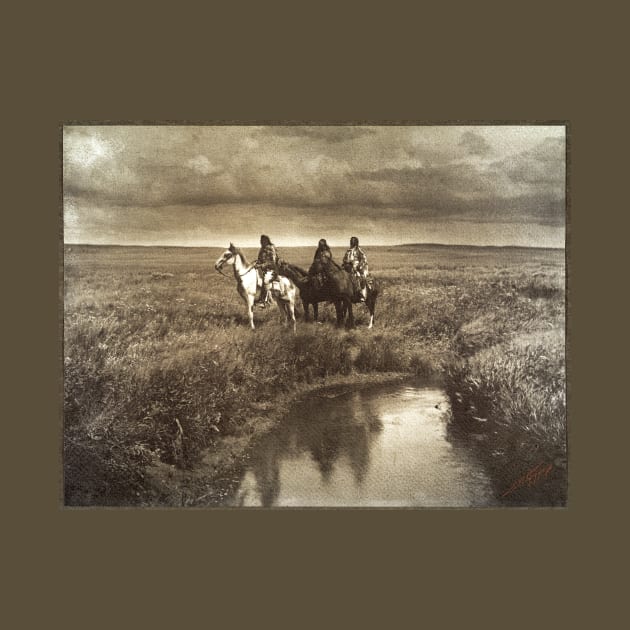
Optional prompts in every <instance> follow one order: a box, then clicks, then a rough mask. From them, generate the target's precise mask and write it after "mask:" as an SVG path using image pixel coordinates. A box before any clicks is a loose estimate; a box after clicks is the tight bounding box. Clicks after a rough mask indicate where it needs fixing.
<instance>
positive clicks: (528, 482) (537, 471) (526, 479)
mask: <svg viewBox="0 0 630 630" xmlns="http://www.w3.org/2000/svg"><path fill="white" fill-rule="evenodd" d="M552 469H553V464H537V465H536V466H534V467H533V468H531V469H530V470H528V471H527V472H526V473H525V474H524V475H523V476H522V477H519V478H518V479H517V480H516V481H515V482H514V483H513V484H512V485H511V486H510V487H509V488H508V489H507V490H506V491H505V492H504V493H503V494H502V495H501V498H503V497H507V496H508V495H509V494H512V493H513V492H515V491H516V490H518V489H519V488H522V487H524V486H527V487H528V488H531V487H532V486H535V485H536V484H537V483H540V481H541V480H542V479H545V478H546V477H547V475H549V473H550V472H551V470H552Z"/></svg>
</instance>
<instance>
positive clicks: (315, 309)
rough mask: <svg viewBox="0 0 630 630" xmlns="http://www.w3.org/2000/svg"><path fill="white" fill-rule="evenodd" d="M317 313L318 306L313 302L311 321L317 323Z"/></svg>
mask: <svg viewBox="0 0 630 630" xmlns="http://www.w3.org/2000/svg"><path fill="white" fill-rule="evenodd" d="M318 313H319V306H318V303H317V302H313V321H314V322H315V323H317V314H318Z"/></svg>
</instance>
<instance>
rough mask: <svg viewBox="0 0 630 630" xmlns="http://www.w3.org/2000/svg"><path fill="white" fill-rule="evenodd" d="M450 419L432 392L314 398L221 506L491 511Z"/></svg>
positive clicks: (399, 389)
mask: <svg viewBox="0 0 630 630" xmlns="http://www.w3.org/2000/svg"><path fill="white" fill-rule="evenodd" d="M447 412H448V399H447V397H446V394H445V393H444V391H443V390H442V389H440V388H439V387H435V386H427V385H424V386H423V385H408V384H406V385H401V384H396V385H393V386H392V385H389V386H380V387H377V388H370V389H362V390H358V391H354V392H350V393H345V394H341V395H338V396H334V395H332V394H327V395H324V394H319V395H317V394H315V395H312V396H311V397H309V398H308V399H306V400H304V401H302V402H301V403H299V404H297V405H295V407H294V408H293V409H292V410H291V412H290V413H289V415H288V416H287V418H285V420H284V421H283V422H282V424H281V426H279V427H278V428H277V429H275V430H274V431H272V432H271V433H269V434H267V435H265V436H264V437H263V438H262V439H261V440H260V441H259V442H258V443H257V444H256V445H255V447H254V448H253V451H252V453H251V455H250V457H249V459H248V463H247V465H246V467H245V470H244V471H243V475H242V477H241V480H240V484H239V485H238V487H237V488H236V490H235V491H234V492H233V493H231V495H230V496H228V497H227V498H226V500H225V502H224V505H232V506H293V507H298V506H330V507H344V506H349V507H357V506H358V507H406V506H408V507H414V506H415V507H473V506H486V505H494V504H496V501H495V499H494V494H493V491H492V487H491V484H490V481H489V479H488V478H487V476H486V474H485V473H484V470H483V468H482V467H481V464H480V463H479V462H478V461H477V460H476V459H475V457H474V455H473V453H472V452H471V451H470V446H467V445H466V444H465V443H462V442H457V441H455V440H449V437H448V432H447V425H446V417H447Z"/></svg>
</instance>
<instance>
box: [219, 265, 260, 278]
mask: <svg viewBox="0 0 630 630" xmlns="http://www.w3.org/2000/svg"><path fill="white" fill-rule="evenodd" d="M224 264H225V262H223V263H221V265H220V266H219V267H217V271H218V272H219V273H220V274H221V275H222V276H225V277H226V278H228V279H229V278H230V276H228V275H227V274H226V273H224V272H223V265H224ZM255 266H256V263H252V264H251V265H250V266H249V267H247V269H245V271H243V273H238V271H236V267H235V268H234V274H235V275H237V276H240V277H241V278H242V277H243V276H244V275H247V274H248V273H249V272H250V271H251V270H252V269H253V268H254V267H255Z"/></svg>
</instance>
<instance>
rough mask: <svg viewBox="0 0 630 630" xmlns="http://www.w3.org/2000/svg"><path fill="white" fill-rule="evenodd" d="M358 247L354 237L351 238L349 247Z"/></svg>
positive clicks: (356, 239) (357, 241) (357, 240)
mask: <svg viewBox="0 0 630 630" xmlns="http://www.w3.org/2000/svg"><path fill="white" fill-rule="evenodd" d="M358 246H359V239H358V238H357V237H356V236H353V237H352V238H351V239H350V247H358Z"/></svg>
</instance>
